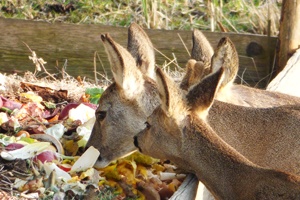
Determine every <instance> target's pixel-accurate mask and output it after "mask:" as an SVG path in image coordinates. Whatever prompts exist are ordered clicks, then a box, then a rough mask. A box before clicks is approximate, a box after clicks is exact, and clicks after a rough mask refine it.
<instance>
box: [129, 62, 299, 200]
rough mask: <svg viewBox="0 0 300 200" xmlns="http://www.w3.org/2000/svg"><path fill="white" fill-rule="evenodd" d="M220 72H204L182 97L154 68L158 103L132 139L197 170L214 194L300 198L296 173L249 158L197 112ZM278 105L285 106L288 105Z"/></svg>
mask: <svg viewBox="0 0 300 200" xmlns="http://www.w3.org/2000/svg"><path fill="white" fill-rule="evenodd" d="M223 72H224V69H223V68H222V67H221V68H219V70H217V71H216V72H215V73H213V74H212V75H210V76H207V77H206V78H205V79H204V80H203V81H202V82H200V83H199V84H197V85H196V86H194V87H193V88H192V89H191V90H190V91H189V92H188V94H187V95H186V99H185V96H184V95H182V93H181V91H180V90H179V88H177V85H176V84H175V83H174V82H173V81H172V80H171V79H170V78H169V77H168V76H167V75H165V74H164V73H163V71H162V70H161V69H157V77H156V79H157V84H158V88H159V91H160V94H161V101H162V104H161V106H159V107H158V108H156V109H155V110H154V111H153V113H152V115H151V116H149V117H148V120H147V122H146V128H145V129H144V130H143V131H141V132H140V133H139V134H138V135H137V136H135V137H134V143H135V145H136V146H137V147H138V148H139V150H140V151H141V152H142V153H144V154H148V155H150V156H153V157H156V158H160V159H170V160H171V161H173V162H174V163H176V164H177V165H178V166H179V167H180V168H182V169H184V170H186V171H188V172H191V173H195V174H196V175H197V177H198V178H199V180H200V181H201V182H203V183H204V184H205V186H206V187H207V188H208V189H209V191H210V192H211V193H212V194H213V196H214V197H215V198H216V199H222V200H232V199H235V200H244V199H247V200H252V199H253V200H254V199H270V200H276V199H278V200H279V199H280V200H287V199H300V177H298V176H295V175H293V174H288V173H285V172H281V171H276V170H271V169H267V168H262V167H259V166H258V165H256V164H254V163H252V162H251V161H249V160H248V159H247V158H246V157H244V156H243V155H242V154H240V153H239V152H238V151H236V150H235V149H234V148H232V147H231V146H230V145H228V144H227V143H225V142H224V141H223V140H222V139H221V138H220V137H219V136H218V135H217V134H216V133H215V132H214V130H213V129H212V128H211V127H210V126H209V125H208V124H207V122H206V119H205V118H201V117H199V115H198V113H195V112H203V111H204V110H206V109H209V108H210V106H211V105H212V103H213V99H214V96H215V93H216V91H217V89H218V87H219V85H220V82H221V81H222V79H223ZM199 104H201V105H202V106H200V107H199V106H198V105H199ZM299 108H300V106H299ZM280 110H286V112H288V111H289V107H284V106H283V107H282V108H281V109H278V112H279V111H280ZM236 123H239V121H236Z"/></svg>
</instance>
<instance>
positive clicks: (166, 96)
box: [156, 68, 186, 120]
mask: <svg viewBox="0 0 300 200" xmlns="http://www.w3.org/2000/svg"><path fill="white" fill-rule="evenodd" d="M156 83H157V86H158V90H159V93H160V98H161V107H162V108H163V110H165V111H166V112H168V113H169V114H170V115H171V116H173V117H174V118H175V119H176V120H181V119H182V117H184V116H185V114H186V113H185V110H186V104H185V101H184V97H183V95H182V92H181V90H180V89H179V87H178V86H177V85H176V83H175V82H174V81H173V79H171V78H170V77H169V76H168V75H167V74H165V73H164V72H163V70H162V69H160V68H157V69H156Z"/></svg>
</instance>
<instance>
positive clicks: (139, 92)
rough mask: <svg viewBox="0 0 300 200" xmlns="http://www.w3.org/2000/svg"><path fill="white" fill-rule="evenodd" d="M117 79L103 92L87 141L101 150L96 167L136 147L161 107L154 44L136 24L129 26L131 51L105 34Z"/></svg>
mask: <svg viewBox="0 0 300 200" xmlns="http://www.w3.org/2000/svg"><path fill="white" fill-rule="evenodd" d="M101 40H102V42H103V45H104V47H105V49H106V52H107V55H108V58H109V61H110V64H111V70H112V73H113V77H114V80H115V82H114V83H113V84H111V85H110V86H109V87H108V88H107V89H106V90H105V91H104V93H103V94H102V96H101V98H100V100H99V106H98V108H97V110H96V113H95V115H96V122H95V124H94V128H93V131H92V134H91V137H90V139H89V141H88V143H87V148H88V147H89V146H94V147H95V148H97V149H98V150H99V151H100V156H99V158H98V161H97V163H96V164H95V166H96V167H99V168H102V167H105V166H107V165H108V164H109V163H110V162H111V161H113V160H115V159H117V158H119V157H122V156H125V155H127V154H129V153H130V152H133V151H135V150H136V148H135V146H134V145H133V143H132V138H133V136H134V135H135V134H137V133H138V132H139V131H141V130H142V129H143V128H144V127H145V124H144V122H145V120H146V119H147V116H149V115H150V114H151V113H152V112H153V110H154V108H156V107H157V106H159V104H160V100H159V93H158V90H157V88H156V83H155V81H154V80H153V79H152V78H153V77H152V78H150V77H151V76H154V75H155V70H154V68H155V59H154V49H153V46H152V43H151V41H150V39H149V38H148V36H147V35H146V33H145V32H144V31H143V29H142V28H140V27H139V26H138V25H137V24H135V23H133V24H131V26H130V27H129V29H128V50H126V49H125V48H123V47H122V46H121V45H119V44H117V43H116V42H114V41H113V39H112V38H111V37H110V36H109V35H108V34H105V35H101Z"/></svg>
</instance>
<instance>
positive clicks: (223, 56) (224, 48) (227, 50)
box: [180, 30, 300, 108]
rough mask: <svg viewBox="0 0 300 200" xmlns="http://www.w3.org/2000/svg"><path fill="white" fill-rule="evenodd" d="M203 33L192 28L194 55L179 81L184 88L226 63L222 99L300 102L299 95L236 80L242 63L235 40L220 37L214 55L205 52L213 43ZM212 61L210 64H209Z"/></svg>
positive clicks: (274, 103) (257, 102)
mask: <svg viewBox="0 0 300 200" xmlns="http://www.w3.org/2000/svg"><path fill="white" fill-rule="evenodd" d="M200 33H201V32H200V31H199V30H194V32H193V49H192V57H191V59H190V60H189V61H188V62H187V65H186V74H185V76H184V77H183V79H182V82H181V85H180V86H181V88H182V89H184V90H188V89H189V88H190V86H192V85H193V84H195V83H197V82H198V81H199V80H201V79H202V78H203V77H205V76H206V75H207V74H209V73H211V72H214V71H215V70H216V69H218V68H219V66H223V67H224V70H225V71H224V75H225V77H224V80H223V82H222V83H221V85H220V89H219V90H218V93H217V95H216V99H218V100H220V101H223V102H228V103H232V104H236V105H243V106H248V107H261V108H266V107H273V106H278V105H292V104H295V103H298V102H300V98H298V97H294V96H291V95H287V94H283V93H279V92H271V91H267V90H261V89H257V88H252V87H247V86H244V85H237V84H233V81H234V79H235V77H236V75H237V72H238V66H239V59H238V53H237V51H236V49H235V47H234V44H233V43H232V42H231V40H230V39H229V38H228V37H224V38H222V39H221V40H220V41H219V43H218V45H217V48H216V51H215V53H214V54H213V55H211V54H207V53H206V54H204V53H203V52H210V50H211V49H212V47H211V45H210V43H209V42H208V40H207V39H206V37H205V36H204V35H203V34H200ZM199 43H202V44H199ZM194 46H196V47H197V48H194ZM204 58H205V59H204ZM209 58H211V62H208V61H207V60H209ZM197 59H200V60H197ZM210 64H211V66H209V65H210Z"/></svg>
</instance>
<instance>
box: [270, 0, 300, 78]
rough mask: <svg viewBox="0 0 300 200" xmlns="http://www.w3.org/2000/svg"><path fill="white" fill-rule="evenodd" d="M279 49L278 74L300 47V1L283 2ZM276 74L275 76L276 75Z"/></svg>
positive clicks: (288, 0)
mask: <svg viewBox="0 0 300 200" xmlns="http://www.w3.org/2000/svg"><path fill="white" fill-rule="evenodd" d="M278 38H279V49H277V59H276V60H277V70H276V74H278V73H279V72H280V71H281V70H282V69H283V68H284V67H285V65H286V63H287V61H288V59H289V58H290V57H291V56H292V55H293V54H294V53H295V52H296V50H297V49H298V48H299V47H300V0H283V1H282V9H281V19H280V29H279V37H278ZM276 74H275V75H276Z"/></svg>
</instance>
